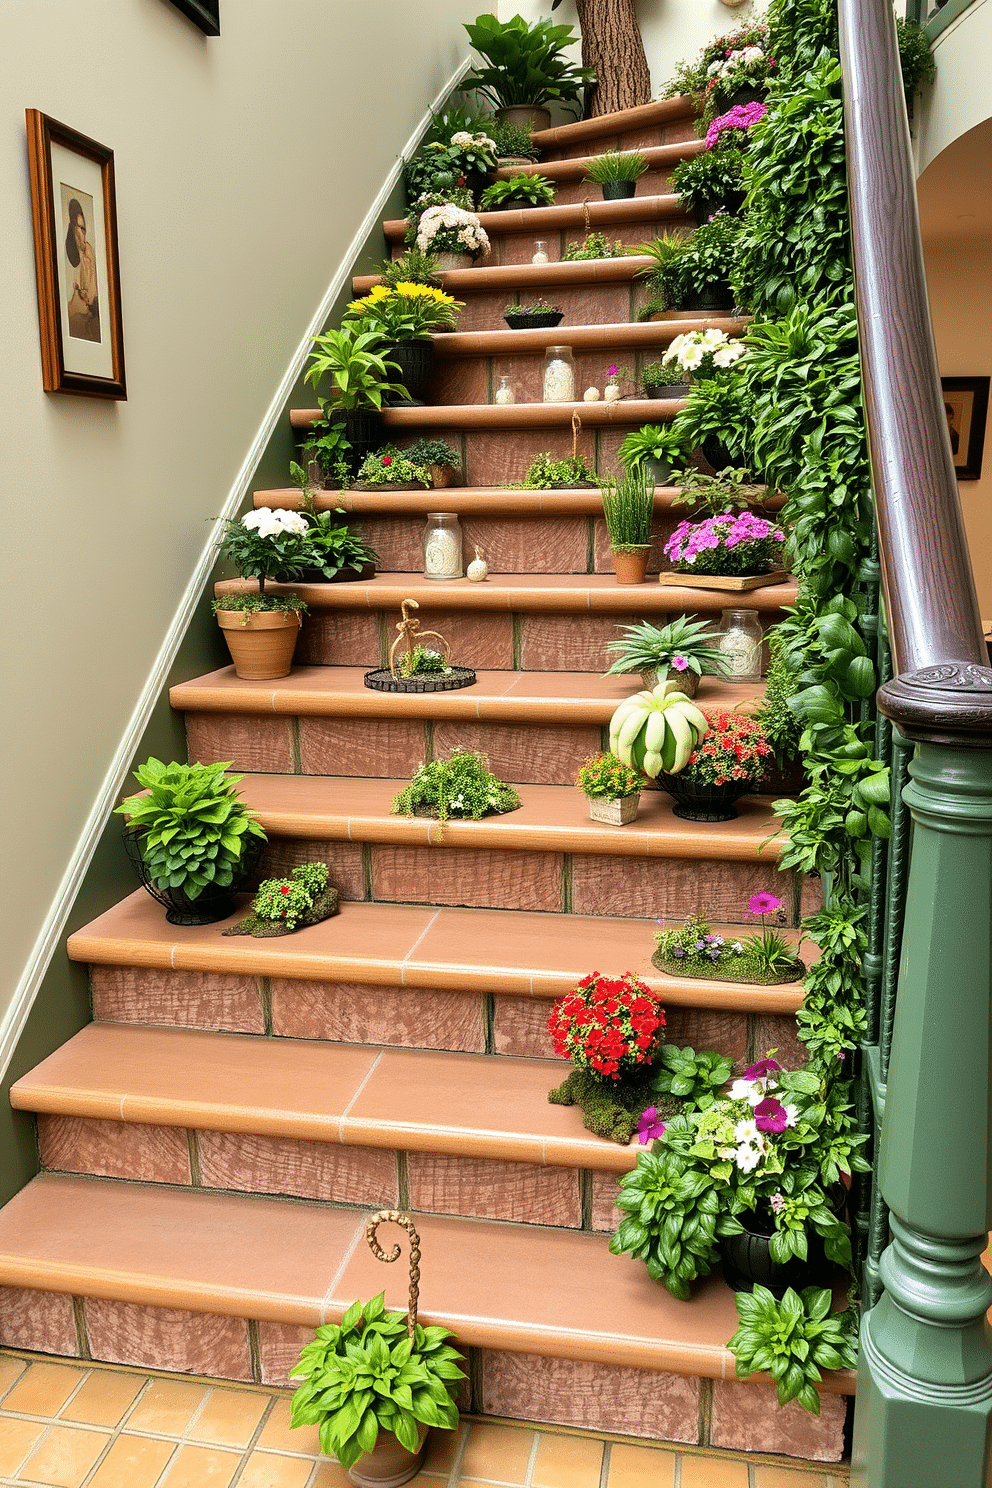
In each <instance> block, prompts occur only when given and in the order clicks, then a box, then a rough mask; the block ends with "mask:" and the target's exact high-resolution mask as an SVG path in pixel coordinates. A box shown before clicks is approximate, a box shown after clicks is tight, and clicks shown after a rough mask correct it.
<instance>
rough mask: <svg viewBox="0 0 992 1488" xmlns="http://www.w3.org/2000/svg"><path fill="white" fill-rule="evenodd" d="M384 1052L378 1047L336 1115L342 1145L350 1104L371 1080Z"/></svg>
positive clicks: (351, 1104)
mask: <svg viewBox="0 0 992 1488" xmlns="http://www.w3.org/2000/svg"><path fill="white" fill-rule="evenodd" d="M372 1047H373V1048H374V1047H375V1046H374V1045H373V1046H372ZM384 1053H385V1050H384V1049H380V1050H379V1052H378V1053H377V1054H376V1056H375V1058H374V1059H373V1061H372V1063H371V1064H370V1065H369V1067H368V1069H367V1070H366V1071H365V1077H364V1079H363V1080H362V1082H361V1084H360V1085H359V1086H358V1089H357V1090H356V1091H355V1093H354V1095H353V1096H352V1097H351V1100H350V1101H349V1102H348V1104H347V1105H346V1106H345V1108H344V1110H343V1111H342V1112H341V1115H340V1116H339V1117H338V1141H339V1142H341V1143H342V1144H343V1145H344V1124H345V1122H346V1121H347V1119H348V1112H349V1111H350V1110H351V1108H352V1106H353V1105H354V1104H355V1102H356V1101H357V1099H358V1097H359V1096H360V1095H361V1093H362V1091H363V1090H364V1089H365V1087H366V1085H367V1084H368V1083H369V1081H370V1080H371V1078H372V1076H373V1075H374V1074H375V1071H376V1068H377V1066H378V1064H379V1061H380V1059H381V1058H382V1056H383V1054H384Z"/></svg>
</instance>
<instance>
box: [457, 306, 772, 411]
mask: <svg viewBox="0 0 992 1488" xmlns="http://www.w3.org/2000/svg"><path fill="white" fill-rule="evenodd" d="M748 324H749V321H747V320H741V319H740V318H739V317H736V316H733V315H711V316H704V317H696V318H695V319H692V320H690V319H684V320H647V321H622V322H613V323H612V324H607V325H567V324H564V325H558V326H552V327H550V328H548V329H544V330H536V331H511V330H509V329H508V328H507V329H503V328H500V329H497V330H492V331H447V332H444V333H443V334H440V335H436V336H432V337H431V341H432V344H433V347H434V355H435V357H439V358H442V359H448V358H455V357H470V356H498V355H500V354H501V353H502V354H503V355H507V354H513V353H514V352H517V353H520V352H528V351H529V352H533V353H534V354H535V355H536V354H537V353H539V352H543V351H544V350H545V348H546V347H548V346H557V345H558V344H559V342H561V341H562V340H563V339H565V338H567V341H568V344H569V346H571V347H572V348H573V349H576V348H577V349H579V350H588V349H600V348H601V349H602V350H604V351H612V350H613V349H615V348H620V347H625V348H628V349H629V350H631V351H637V350H639V349H640V348H642V347H647V348H652V347H659V348H660V347H663V346H667V345H668V344H669V342H671V341H674V339H675V337H676V336H681V335H683V334H684V333H685V332H687V331H703V330H710V329H711V328H712V329H714V330H718V331H726V333H727V335H728V336H743V334H744V332H745V331H746V329H747V327H748ZM677 380H678V378H677V375H676V374H674V373H673V381H677ZM623 401H625V402H627V403H634V402H637V403H642V402H644V399H642V398H638V399H633V398H628V399H626V400H623ZM655 401H657V400H656V399H653V398H652V399H651V402H655ZM512 406H513V407H525V406H527V405H525V404H513V405H512ZM584 406H586V407H588V406H589V405H584ZM604 406H605V405H604ZM613 406H614V407H616V405H615V404H614V405H613Z"/></svg>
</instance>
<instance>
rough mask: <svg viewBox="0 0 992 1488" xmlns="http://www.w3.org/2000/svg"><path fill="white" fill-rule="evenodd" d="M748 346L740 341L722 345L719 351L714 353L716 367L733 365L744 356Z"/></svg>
mask: <svg viewBox="0 0 992 1488" xmlns="http://www.w3.org/2000/svg"><path fill="white" fill-rule="evenodd" d="M745 350H746V348H745V347H743V346H741V345H740V344H739V343H735V344H734V345H732V346H721V347H720V350H719V351H715V352H714V353H713V365H714V367H732V366H733V365H734V363H735V362H738V361H740V359H741V357H742V356H744V354H745Z"/></svg>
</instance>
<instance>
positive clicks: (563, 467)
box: [521, 451, 596, 491]
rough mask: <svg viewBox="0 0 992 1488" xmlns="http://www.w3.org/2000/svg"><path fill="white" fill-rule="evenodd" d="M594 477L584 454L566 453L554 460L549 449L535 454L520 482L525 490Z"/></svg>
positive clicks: (534, 489)
mask: <svg viewBox="0 0 992 1488" xmlns="http://www.w3.org/2000/svg"><path fill="white" fill-rule="evenodd" d="M595 479H596V475H595V472H594V471H592V470H590V469H589V462H588V461H587V459H586V457H585V455H575V456H572V455H568V456H566V457H564V458H562V459H560V460H556V459H555V458H554V456H553V455H552V454H551V453H550V451H545V452H544V453H543V454H540V455H537V456H536V457H535V459H534V460H532V461H531V465H530V469H529V470H528V471H527V474H526V476H525V477H524V479H523V481H522V482H521V486H522V488H523V489H524V490H525V491H544V490H553V489H554V488H555V487H557V486H576V485H582V484H583V483H588V482H589V481H593V480H595Z"/></svg>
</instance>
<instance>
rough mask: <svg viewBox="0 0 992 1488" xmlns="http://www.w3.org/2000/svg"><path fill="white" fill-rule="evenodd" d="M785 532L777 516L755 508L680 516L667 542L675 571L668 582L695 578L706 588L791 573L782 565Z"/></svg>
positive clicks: (743, 585)
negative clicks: (698, 516) (683, 518)
mask: <svg viewBox="0 0 992 1488" xmlns="http://www.w3.org/2000/svg"><path fill="white" fill-rule="evenodd" d="M784 544H785V533H784V532H783V531H782V529H781V528H780V527H779V526H778V525H777V523H776V522H775V521H774V520H771V519H769V518H768V517H757V516H755V515H754V513H753V512H750V511H742V512H732V511H727V512H723V513H722V514H721V515H719V516H715V517H706V518H705V519H704V520H703V521H702V522H680V523H679V525H678V526H677V527H676V529H675V531H674V532H673V533H672V535H671V537H670V538H669V539H668V541H667V542H666V543H665V546H664V550H663V551H664V554H665V557H666V558H668V559H670V560H671V564H672V572H671V573H664V574H661V575H660V578H661V582H662V583H671V584H679V583H682V582H684V580H683V579H682V575H684V574H688V575H691V582H692V583H693V584H694V585H695V587H698V588H705V589H736V590H741V589H759V588H762V587H764V586H765V585H767V584H777V583H779V582H780V581H781V579H783V578H784V577H785V574H784V571H783V569H782V567H781V563H782V550H783V547H784Z"/></svg>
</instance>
